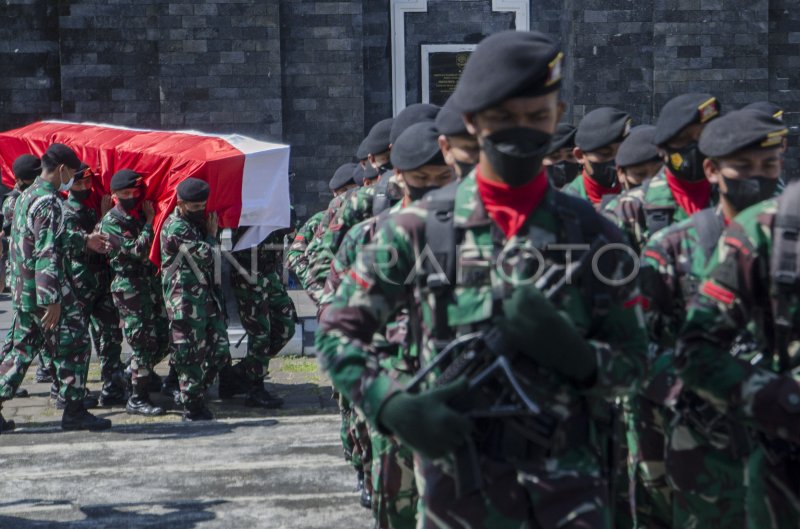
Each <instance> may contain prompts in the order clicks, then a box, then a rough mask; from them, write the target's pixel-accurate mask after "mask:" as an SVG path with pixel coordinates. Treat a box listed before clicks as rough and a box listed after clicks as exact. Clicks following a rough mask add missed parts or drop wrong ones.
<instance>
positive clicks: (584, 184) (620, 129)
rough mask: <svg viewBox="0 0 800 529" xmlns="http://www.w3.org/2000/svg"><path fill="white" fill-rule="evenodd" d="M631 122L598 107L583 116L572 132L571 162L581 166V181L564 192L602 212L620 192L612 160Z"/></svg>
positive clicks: (614, 163) (617, 111)
mask: <svg viewBox="0 0 800 529" xmlns="http://www.w3.org/2000/svg"><path fill="white" fill-rule="evenodd" d="M632 123H633V120H632V119H631V117H630V116H629V115H628V114H627V113H625V112H623V111H621V110H617V109H616V108H611V107H602V108H598V109H597V110H592V111H591V112H589V113H588V114H586V115H585V116H584V117H583V119H582V120H581V122H580V123H579V124H578V130H577V131H576V132H575V149H574V150H573V153H574V154H575V159H576V160H578V163H579V164H581V165H582V166H583V172H582V173H581V178H578V179H576V180H573V182H572V183H571V184H569V185H568V186H567V187H566V188H564V191H565V192H567V193H570V194H572V195H575V196H577V197H581V198H583V199H585V200H589V201H591V203H592V204H594V206H595V207H596V208H598V209H602V208H603V207H604V206H605V204H606V203H607V201H608V200H610V199H612V198H613V197H614V196H615V195H618V194H619V192H620V185H619V181H618V180H617V165H616V162H615V160H614V159H615V157H616V155H617V149H619V146H620V143H622V141H623V140H624V139H625V138H627V137H628V134H630V132H631V125H632Z"/></svg>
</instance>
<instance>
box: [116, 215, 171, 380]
mask: <svg viewBox="0 0 800 529" xmlns="http://www.w3.org/2000/svg"><path fill="white" fill-rule="evenodd" d="M100 231H101V232H102V233H105V234H108V236H109V241H110V243H111V246H112V249H111V251H110V252H109V253H108V261H109V266H110V268H111V273H112V279H111V296H112V298H113V300H114V305H115V306H116V307H117V310H118V311H119V315H120V317H121V318H122V323H123V332H124V334H125V339H126V340H127V341H128V345H130V347H131V349H132V350H133V353H132V356H131V381H132V382H133V385H134V386H138V385H140V384H145V385H146V384H147V382H148V378H149V376H150V372H151V371H152V370H153V367H155V366H156V365H157V364H158V363H159V362H161V360H163V359H164V358H165V357H166V356H167V353H168V351H169V324H168V322H167V317H166V312H165V310H164V297H163V295H162V293H161V284H160V280H159V277H158V269H157V268H156V267H155V265H154V264H153V263H152V262H151V261H150V247H151V246H152V245H153V237H154V235H153V227H152V226H150V225H149V224H147V223H146V222H145V221H144V219H143V218H141V217H139V216H136V217H134V216H133V215H130V214H128V213H126V212H125V211H124V210H123V209H122V208H121V207H120V206H119V205H117V206H115V207H114V208H112V209H111V210H110V211H109V212H108V213H107V214H106V215H105V216H104V217H103V219H102V220H101V221H100Z"/></svg>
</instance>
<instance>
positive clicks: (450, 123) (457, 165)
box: [406, 100, 479, 196]
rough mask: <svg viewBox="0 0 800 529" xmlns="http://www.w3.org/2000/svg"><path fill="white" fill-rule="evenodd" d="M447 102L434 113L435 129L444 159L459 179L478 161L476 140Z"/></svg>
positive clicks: (470, 170) (468, 172)
mask: <svg viewBox="0 0 800 529" xmlns="http://www.w3.org/2000/svg"><path fill="white" fill-rule="evenodd" d="M448 103H449V100H448ZM448 103H445V105H444V106H443V107H442V109H441V110H440V111H439V113H438V114H437V115H436V121H435V124H436V130H438V131H439V134H440V136H439V148H440V149H441V151H442V154H443V155H444V161H445V162H446V163H447V165H449V166H450V167H451V168H452V169H453V174H454V175H455V177H456V179H458V180H461V179H463V178H466V176H467V175H468V174H470V173H471V172H472V170H473V169H475V165H476V164H477V163H478V152H479V147H478V140H477V139H475V137H474V136H472V135H470V133H469V132H468V131H467V126H466V125H465V124H464V120H463V119H462V118H461V114H459V113H458V112H456V111H455V110H453V109H452V108H451V107H450V106H449V105H448ZM406 196H407V194H406Z"/></svg>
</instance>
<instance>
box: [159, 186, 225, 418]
mask: <svg viewBox="0 0 800 529" xmlns="http://www.w3.org/2000/svg"><path fill="white" fill-rule="evenodd" d="M209 191H210V189H209V186H208V184H207V183H205V182H203V181H202V180H198V179H197V178H187V179H186V180H184V181H183V182H181V183H180V184H178V188H177V198H178V202H177V206H176V207H175V211H173V212H172V214H171V215H170V216H169V218H168V219H167V220H166V221H165V222H164V226H163V228H162V229H161V263H162V264H161V267H162V268H161V270H162V271H161V281H162V284H163V287H164V300H165V301H166V305H167V315H168V317H169V326H170V340H171V343H172V348H173V351H174V353H173V359H174V364H175V371H176V372H177V374H178V380H179V382H180V388H181V402H182V403H183V407H184V412H183V420H184V421H207V420H211V419H213V418H214V416H213V414H212V413H211V410H209V409H208V406H206V402H205V397H204V391H205V390H206V389H208V386H209V385H210V383H211V382H212V381H213V380H214V378H215V377H216V375H217V373H219V371H220V370H221V369H222V368H224V367H225V366H228V365H230V362H231V354H230V344H229V343H228V330H227V327H226V324H225V303H224V301H223V297H222V290H221V288H220V285H219V284H218V282H217V281H215V278H214V270H215V252H216V251H217V229H218V224H217V215H216V213H210V214H208V215H206V204H207V201H208V195H209Z"/></svg>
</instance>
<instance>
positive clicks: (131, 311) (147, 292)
mask: <svg viewBox="0 0 800 529" xmlns="http://www.w3.org/2000/svg"><path fill="white" fill-rule="evenodd" d="M154 279H155V278H154ZM112 296H113V299H114V305H115V306H116V307H117V310H118V311H119V315H120V318H122V324H123V332H124V333H125V339H126V340H127V341H128V345H130V346H131V349H132V351H133V353H132V356H131V381H132V382H133V385H134V386H137V385H138V384H139V379H143V380H144V381H145V383H146V379H147V378H148V377H149V376H150V372H151V371H152V370H153V367H154V366H155V365H156V364H158V363H159V362H161V360H163V359H164V358H165V357H166V356H167V352H168V351H169V343H170V341H169V321H168V320H167V313H166V309H165V308H164V299H163V297H162V295H161V289H160V287H159V283H158V281H157V279H156V280H155V281H141V282H139V281H137V282H132V283H131V288H130V289H128V290H126V291H118V292H113V293H112Z"/></svg>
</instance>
